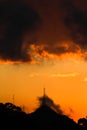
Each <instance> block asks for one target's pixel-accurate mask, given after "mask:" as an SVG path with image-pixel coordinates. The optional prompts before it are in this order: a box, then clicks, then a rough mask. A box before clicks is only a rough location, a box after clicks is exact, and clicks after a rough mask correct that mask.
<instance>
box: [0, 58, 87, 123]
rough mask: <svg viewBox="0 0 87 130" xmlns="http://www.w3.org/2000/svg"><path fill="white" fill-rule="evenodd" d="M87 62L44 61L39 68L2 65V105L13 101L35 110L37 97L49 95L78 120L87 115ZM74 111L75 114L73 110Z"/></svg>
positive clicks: (29, 109)
mask: <svg viewBox="0 0 87 130" xmlns="http://www.w3.org/2000/svg"><path fill="white" fill-rule="evenodd" d="M86 66H87V63H86V62H84V61H78V62H75V61H73V60H69V59H67V60H60V61H49V62H48V61H44V62H43V63H42V64H39V65H9V64H7V65H5V64H1V65H0V86H1V87H0V102H8V101H10V102H13V100H12V98H13V95H14V96H15V100H14V102H15V104H17V105H20V106H23V105H24V106H25V108H26V111H28V112H30V111H32V110H35V108H37V106H38V100H37V98H38V97H39V96H42V95H43V88H44V87H45V88H46V93H47V95H48V96H49V97H50V98H52V99H53V100H54V102H55V103H56V104H59V105H60V106H61V108H62V109H63V110H64V112H65V114H68V115H71V118H73V119H74V120H76V121H77V120H78V119H79V118H80V117H85V116H86V113H87V103H86V99H87V94H86V93H87V70H86ZM71 109H72V112H71V111H70V110H71Z"/></svg>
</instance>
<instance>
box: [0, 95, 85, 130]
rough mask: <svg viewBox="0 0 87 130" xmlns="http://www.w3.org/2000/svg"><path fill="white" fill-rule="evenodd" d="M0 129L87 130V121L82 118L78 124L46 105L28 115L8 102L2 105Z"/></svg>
mask: <svg viewBox="0 0 87 130" xmlns="http://www.w3.org/2000/svg"><path fill="white" fill-rule="evenodd" d="M43 98H44V97H43ZM81 124H82V125H81ZM0 127H1V128H3V129H5V128H6V129H8V130H21V129H22V130H29V129H30V130H34V129H35V130H36V129H37V130H86V129H87V119H86V118H80V119H79V120H78V123H76V122H75V121H74V120H72V119H70V118H69V117H68V116H66V115H64V114H59V113H57V112H56V111H54V110H53V109H52V108H51V107H49V106H48V105H47V104H46V103H42V104H40V106H39V107H38V108H37V109H36V110H35V111H34V112H32V113H28V114H27V113H25V112H24V111H23V110H22V108H21V107H19V106H16V105H14V104H12V103H10V102H7V103H0Z"/></svg>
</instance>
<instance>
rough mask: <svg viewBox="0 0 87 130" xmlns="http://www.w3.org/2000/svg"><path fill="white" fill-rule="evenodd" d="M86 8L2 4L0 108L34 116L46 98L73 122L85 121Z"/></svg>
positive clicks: (62, 3) (70, 3)
mask: <svg viewBox="0 0 87 130" xmlns="http://www.w3.org/2000/svg"><path fill="white" fill-rule="evenodd" d="M86 6H87V2H85V0H83V1H80V2H79V0H76V1H75V0H54V1H53V0H44V1H40V0H32V1H28V0H25V1H23V0H21V1H20V0H18V1H17V0H15V1H14V0H13V1H10V0H9V1H8V0H4V1H2V0H1V1H0V12H2V13H1V15H0V102H13V95H14V103H15V104H16V105H20V106H21V107H23V106H24V108H25V109H24V110H25V111H26V112H32V111H34V110H35V109H36V108H37V107H38V106H39V101H38V97H41V96H42V95H43V88H44V87H45V89H46V94H47V95H48V97H50V98H51V99H52V100H53V101H54V102H55V104H58V105H59V106H60V107H61V109H62V110H63V112H64V114H66V115H68V116H69V117H71V118H72V119H74V120H75V121H78V119H79V118H81V117H86V116H87V103H86V99H87V7H86Z"/></svg>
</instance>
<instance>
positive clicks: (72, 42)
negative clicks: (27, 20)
mask: <svg viewBox="0 0 87 130" xmlns="http://www.w3.org/2000/svg"><path fill="white" fill-rule="evenodd" d="M36 1H39V0H36ZM37 7H38V12H39V13H40V15H41V17H42V18H43V23H44V24H43V28H42V31H41V32H40V34H39V41H40V42H39V46H41V45H42V46H43V49H42V48H40V47H39V48H38V49H37V53H39V52H40V55H43V52H44V51H45V52H47V53H48V54H55V55H58V56H60V55H62V54H66V53H68V54H69V53H73V54H76V53H78V52H80V53H84V52H86V50H87V15H86V14H87V2H85V0H83V1H81V0H80V1H79V0H58V1H57V0H54V1H52V0H51V1H49V0H47V1H46V0H44V1H41V2H38V5H37Z"/></svg>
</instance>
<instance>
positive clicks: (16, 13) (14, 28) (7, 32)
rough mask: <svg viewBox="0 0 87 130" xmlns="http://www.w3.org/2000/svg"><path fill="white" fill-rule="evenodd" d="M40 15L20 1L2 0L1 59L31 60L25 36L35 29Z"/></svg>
mask: <svg viewBox="0 0 87 130" xmlns="http://www.w3.org/2000/svg"><path fill="white" fill-rule="evenodd" d="M40 20H41V19H40V17H39V15H38V13H37V12H35V11H34V10H33V9H32V8H31V7H29V6H27V5H26V4H24V3H23V2H21V3H20V2H18V1H6V0H5V1H0V59H3V60H10V61H22V62H27V61H31V56H30V54H29V44H30V42H28V43H26V42H25V41H24V36H25V35H27V34H29V36H30V33H31V32H32V31H34V30H35V29H37V25H38V23H39V22H40Z"/></svg>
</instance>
